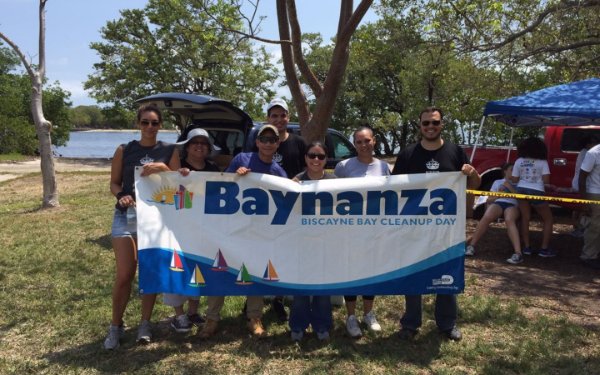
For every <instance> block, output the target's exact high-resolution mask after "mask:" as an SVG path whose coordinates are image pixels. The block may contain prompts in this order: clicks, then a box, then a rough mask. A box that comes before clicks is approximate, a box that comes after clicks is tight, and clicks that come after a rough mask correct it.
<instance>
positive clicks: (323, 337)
mask: <svg viewBox="0 0 600 375" xmlns="http://www.w3.org/2000/svg"><path fill="white" fill-rule="evenodd" d="M317 338H318V339H319V341H329V332H328V331H323V332H317Z"/></svg>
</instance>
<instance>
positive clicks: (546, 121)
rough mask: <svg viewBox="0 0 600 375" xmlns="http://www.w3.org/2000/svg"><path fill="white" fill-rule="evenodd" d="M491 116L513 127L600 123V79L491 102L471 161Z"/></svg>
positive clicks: (486, 108) (482, 120)
mask: <svg viewBox="0 0 600 375" xmlns="http://www.w3.org/2000/svg"><path fill="white" fill-rule="evenodd" d="M487 117H490V118H493V119H494V120H496V121H499V122H502V123H504V124H506V125H508V126H511V127H513V129H512V130H513V131H514V127H522V126H558V125H562V126H564V125H567V126H576V125H600V79H598V78H591V79H586V80H583V81H578V82H571V83H566V84H563V85H558V86H552V87H547V88H545V89H541V90H537V91H532V92H529V93H527V94H524V95H520V96H514V97H512V98H508V99H504V100H496V101H490V102H487V104H486V105H485V110H484V111H483V118H482V119H481V124H480V126H479V131H478V133H477V139H476V141H475V145H474V146H473V152H472V153H471V161H472V160H473V156H474V155H475V150H476V149H477V144H479V139H480V136H481V129H482V128H483V124H484V122H485V119H486V118H487ZM511 143H512V132H511ZM507 158H508V155H507Z"/></svg>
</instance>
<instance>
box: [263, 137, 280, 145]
mask: <svg viewBox="0 0 600 375" xmlns="http://www.w3.org/2000/svg"><path fill="white" fill-rule="evenodd" d="M258 141H259V142H260V143H271V144H275V143H277V142H279V137H269V136H266V135H261V136H260V137H258Z"/></svg>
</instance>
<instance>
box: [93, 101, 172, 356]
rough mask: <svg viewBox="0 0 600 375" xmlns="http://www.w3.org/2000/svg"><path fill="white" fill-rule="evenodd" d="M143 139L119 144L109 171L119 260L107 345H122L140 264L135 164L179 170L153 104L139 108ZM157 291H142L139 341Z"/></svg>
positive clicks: (145, 335)
mask: <svg viewBox="0 0 600 375" xmlns="http://www.w3.org/2000/svg"><path fill="white" fill-rule="evenodd" d="M137 125H138V127H139V128H140V135H141V137H140V140H139V141H131V142H129V143H128V144H122V145H120V146H119V147H117V150H116V151H115V154H114V156H113V159H112V165H111V171H110V191H111V193H112V194H113V195H114V196H115V197H116V198H117V203H116V205H115V211H114V216H113V224H112V230H111V237H112V245H113V250H114V253H115V261H116V278H115V283H114V286H113V292H112V322H111V324H110V327H109V329H108V336H107V337H106V340H105V341H104V348H105V349H108V350H111V349H116V348H118V347H119V341H120V339H121V337H122V336H123V333H124V324H123V314H124V313H125V308H126V307H127V303H128V302H129V295H130V294H131V283H132V281H133V279H134V277H135V271H136V267H137V224H136V214H135V190H134V183H135V168H136V167H138V166H141V167H142V171H141V175H142V176H149V175H151V174H153V173H159V172H164V171H172V170H177V169H178V168H179V153H178V152H177V150H176V149H175V145H172V144H167V143H164V142H161V141H158V140H157V135H158V131H159V129H160V128H161V125H162V114H161V112H160V110H159V109H158V107H157V106H156V105H153V104H148V105H143V106H141V107H140V108H139V110H138V112H137ZM155 301H156V294H144V295H142V319H141V322H140V326H139V328H138V334H137V340H136V341H137V342H138V343H148V342H150V340H151V339H152V332H151V329H150V328H151V327H150V317H151V315H152V309H153V308H154V302H155Z"/></svg>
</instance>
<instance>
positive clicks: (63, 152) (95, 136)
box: [55, 130, 178, 158]
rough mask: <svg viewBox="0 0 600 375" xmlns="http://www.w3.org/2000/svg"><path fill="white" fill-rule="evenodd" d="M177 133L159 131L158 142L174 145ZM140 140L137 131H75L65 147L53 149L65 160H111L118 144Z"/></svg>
mask: <svg viewBox="0 0 600 375" xmlns="http://www.w3.org/2000/svg"><path fill="white" fill-rule="evenodd" d="M177 137H178V133H177V132H175V131H165V130H161V131H160V132H159V133H158V140H160V141H164V142H169V143H174V142H176V141H177ZM139 139H140V131H139V130H131V131H124V130H118V131H75V132H71V134H70V138H69V141H68V142H67V144H66V145H65V146H60V147H55V153H56V156H60V157H66V158H112V157H113V155H114V153H115V150H116V149H117V147H118V146H119V145H120V144H123V143H128V142H130V141H133V140H139Z"/></svg>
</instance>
